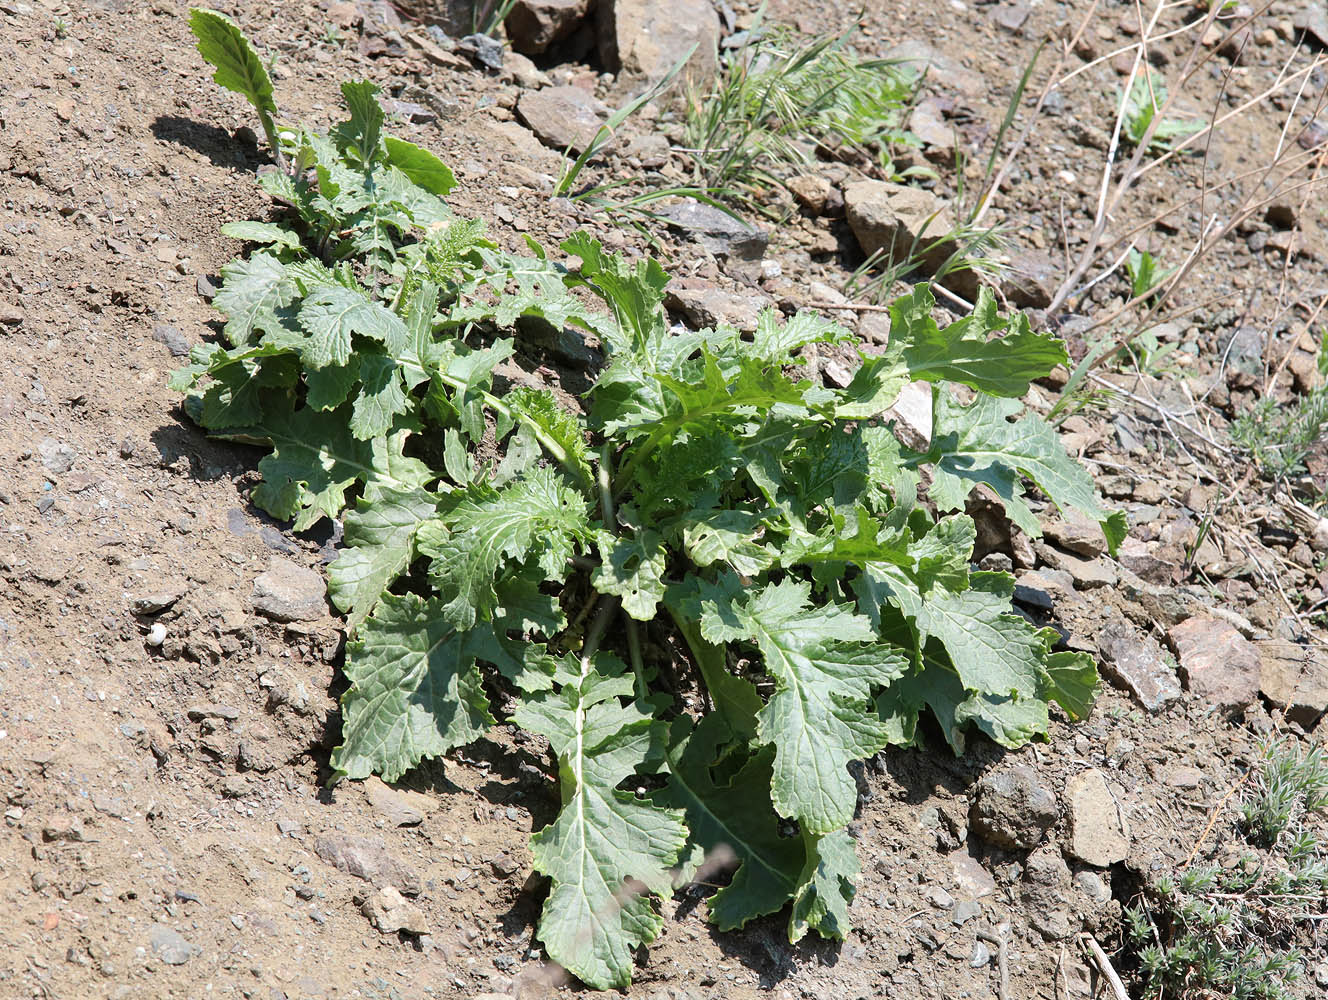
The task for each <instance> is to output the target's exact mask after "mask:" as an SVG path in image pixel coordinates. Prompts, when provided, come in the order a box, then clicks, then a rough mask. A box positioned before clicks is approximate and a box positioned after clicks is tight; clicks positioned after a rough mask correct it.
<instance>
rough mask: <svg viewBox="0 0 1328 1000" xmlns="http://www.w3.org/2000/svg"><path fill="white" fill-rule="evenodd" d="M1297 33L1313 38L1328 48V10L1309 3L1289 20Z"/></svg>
mask: <svg viewBox="0 0 1328 1000" xmlns="http://www.w3.org/2000/svg"><path fill="white" fill-rule="evenodd" d="M1291 25H1292V27H1294V28H1295V29H1296V30H1297V31H1303V32H1305V33H1306V34H1308V35H1311V36H1313V38H1314V40H1315V41H1316V42H1318V43H1319V44H1320V45H1323V46H1328V8H1325V7H1324V5H1323V4H1321V3H1309V4H1306V5H1305V6H1304V7H1302V8H1301V10H1300V11H1299V13H1297V14H1296V16H1295V17H1293V18H1292V19H1291Z"/></svg>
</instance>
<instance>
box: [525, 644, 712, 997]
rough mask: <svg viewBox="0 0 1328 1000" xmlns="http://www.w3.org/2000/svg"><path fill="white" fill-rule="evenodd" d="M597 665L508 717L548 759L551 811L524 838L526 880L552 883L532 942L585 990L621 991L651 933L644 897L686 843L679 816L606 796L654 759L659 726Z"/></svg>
mask: <svg viewBox="0 0 1328 1000" xmlns="http://www.w3.org/2000/svg"><path fill="white" fill-rule="evenodd" d="M624 670H625V668H624V667H623V665H622V664H621V663H620V662H617V661H615V660H614V659H613V658H612V657H609V656H606V655H604V654H600V655H599V656H597V657H596V658H595V660H594V662H593V663H592V662H591V661H589V660H584V659H583V660H581V661H580V662H579V663H577V662H569V663H567V664H565V665H564V667H563V668H562V671H561V672H560V677H561V679H562V681H563V684H562V688H561V690H559V691H558V692H557V693H554V692H548V693H545V694H541V695H536V696H533V697H529V698H527V699H526V700H525V701H524V702H522V704H521V705H520V706H518V708H517V710H516V711H515V712H514V713H513V718H514V719H515V720H516V721H517V723H518V724H519V725H521V726H522V727H524V728H525V729H529V730H531V731H532V732H536V733H539V734H541V735H542V736H545V737H547V738H548V740H549V745H550V747H551V748H552V750H553V752H554V754H555V755H556V756H557V758H558V779H559V784H560V785H561V792H562V801H563V806H562V810H561V811H560V812H559V813H558V818H557V819H556V820H554V822H553V823H551V824H550V825H548V826H546V827H545V828H544V829H542V830H540V831H539V832H538V833H536V834H535V835H534V836H533V837H532V838H531V853H532V854H533V855H534V859H535V868H536V869H537V870H539V871H540V872H542V873H544V874H545V875H548V876H549V877H550V878H551V879H552V880H553V888H552V890H551V891H550V893H549V898H548V900H547V901H546V902H545V904H544V911H543V914H542V915H541V918H540V925H539V936H540V940H541V941H543V942H544V946H545V948H547V949H548V952H549V957H550V958H552V959H553V960H554V961H555V962H557V963H558V964H560V965H562V966H563V967H564V968H566V969H567V970H568V971H570V972H571V973H573V974H574V975H576V976H578V977H579V978H580V979H582V980H583V981H584V982H585V983H586V984H587V985H589V986H591V987H594V988H596V989H610V988H613V987H626V986H627V985H628V984H629V983H630V982H631V978H632V965H633V963H632V949H634V948H636V947H639V946H640V945H642V944H646V943H649V942H650V941H652V940H654V938H655V936H656V935H657V934H658V933H659V929H660V927H661V926H663V922H664V921H663V918H662V917H661V916H660V915H659V913H658V912H656V910H655V907H654V905H653V903H652V901H651V899H650V897H649V896H648V895H641V894H638V892H637V891H635V890H634V889H633V887H632V885H631V883H632V882H636V883H639V884H640V885H642V886H644V887H645V889H646V890H647V891H648V892H649V893H652V894H655V895H658V896H664V897H668V896H670V895H672V892H673V886H672V882H671V880H670V875H669V869H670V867H671V866H672V865H673V864H674V862H675V861H677V858H678V852H679V851H680V850H681V849H682V847H683V844H684V843H685V842H686V839H687V832H686V829H685V827H684V826H683V822H682V815H683V814H682V810H680V809H662V808H660V807H658V806H655V805H653V804H651V803H650V802H647V801H643V800H641V799H638V798H636V797H635V796H634V795H632V794H631V793H629V792H623V791H619V790H618V785H619V784H621V783H622V781H623V780H624V779H625V778H627V777H629V776H630V775H631V774H632V773H633V772H635V771H636V769H637V768H638V767H639V766H641V764H642V763H643V762H644V761H645V760H646V759H647V757H649V756H652V755H653V754H655V753H657V752H658V750H659V748H660V746H661V745H662V743H663V741H664V738H665V733H664V727H663V725H662V724H661V723H658V722H656V721H655V720H654V719H652V718H651V717H650V716H649V715H647V714H645V713H644V712H642V710H641V708H640V707H639V706H638V704H637V703H636V702H632V703H630V704H626V705H625V704H623V703H622V702H621V701H620V700H619V699H620V697H621V696H629V697H630V695H631V693H632V683H633V681H632V677H631V676H630V675H626V674H625V673H624Z"/></svg>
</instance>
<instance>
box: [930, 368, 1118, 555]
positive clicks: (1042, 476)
mask: <svg viewBox="0 0 1328 1000" xmlns="http://www.w3.org/2000/svg"><path fill="white" fill-rule="evenodd" d="M1022 410H1023V407H1022V406H1021V405H1020V404H1019V403H1018V402H1017V401H1015V400H1010V399H998V398H996V397H994V396H985V395H979V396H978V397H977V398H976V399H975V400H974V401H973V402H972V403H970V404H969V405H967V406H964V405H963V404H961V403H959V402H958V401H957V400H955V399H954V398H953V397H952V396H951V395H950V394H949V393H945V392H942V393H938V394H937V399H936V405H935V417H934V420H933V431H932V446H931V451H930V452H928V453H927V455H926V458H927V460H929V461H931V462H934V463H935V468H934V473H933V477H932V484H931V486H930V487H929V489H928V494H929V496H930V497H931V498H932V499H933V500H934V501H936V504H937V506H939V507H940V509H941V510H962V509H963V507H964V504H965V502H966V501H967V499H968V494H969V493H970V492H971V491H972V489H973V488H974V487H975V486H977V485H979V484H986V485H987V486H989V487H991V489H992V490H993V491H994V492H995V493H996V495H997V496H998V497H1000V499H1001V503H1002V504H1003V505H1004V506H1005V513H1006V514H1007V515H1008V516H1009V518H1010V520H1012V521H1014V523H1015V524H1017V525H1018V526H1019V527H1020V529H1021V530H1023V531H1024V532H1025V533H1027V534H1029V535H1032V536H1034V537H1036V536H1038V535H1040V534H1042V528H1041V526H1040V525H1039V524H1038V519H1037V516H1036V515H1035V514H1034V513H1033V511H1032V509H1031V508H1030V507H1029V506H1028V504H1027V503H1026V502H1025V501H1024V498H1023V487H1022V484H1021V482H1020V477H1021V476H1027V477H1028V478H1029V479H1031V480H1032V481H1033V482H1034V483H1036V484H1037V487H1038V489H1040V490H1041V491H1042V492H1043V493H1045V494H1046V495H1047V496H1048V497H1049V498H1050V499H1051V501H1052V503H1054V504H1055V505H1056V506H1057V507H1059V508H1060V509H1062V510H1076V511H1079V512H1080V513H1082V514H1085V515H1087V516H1088V517H1091V518H1092V519H1093V520H1095V521H1097V522H1098V523H1099V524H1100V525H1101V526H1102V529H1103V533H1104V535H1105V537H1106V539H1107V542H1108V544H1109V546H1110V547H1111V549H1112V551H1115V548H1116V546H1117V545H1119V544H1120V542H1121V541H1122V540H1123V539H1124V529H1125V523H1124V518H1123V517H1121V516H1119V514H1117V513H1113V512H1109V511H1107V510H1106V509H1104V508H1103V507H1102V504H1101V502H1100V501H1099V499H1098V494H1097V490H1096V488H1095V487H1094V486H1093V477H1092V476H1090V475H1089V474H1088V470H1087V469H1085V468H1084V467H1083V466H1082V465H1080V464H1079V463H1078V462H1076V461H1075V460H1074V459H1072V458H1071V457H1070V456H1069V455H1068V454H1066V451H1065V448H1064V446H1062V445H1061V442H1060V439H1059V438H1058V437H1057V436H1056V432H1055V430H1053V429H1052V427H1051V425H1050V424H1048V423H1047V422H1046V421H1045V420H1043V419H1042V418H1041V417H1039V416H1037V415H1036V414H1034V413H1026V414H1024V415H1023V416H1022V417H1020V419H1019V420H1017V421H1014V422H1011V421H1010V419H1009V418H1010V417H1013V416H1015V415H1016V414H1018V413H1020V412H1021V411H1022Z"/></svg>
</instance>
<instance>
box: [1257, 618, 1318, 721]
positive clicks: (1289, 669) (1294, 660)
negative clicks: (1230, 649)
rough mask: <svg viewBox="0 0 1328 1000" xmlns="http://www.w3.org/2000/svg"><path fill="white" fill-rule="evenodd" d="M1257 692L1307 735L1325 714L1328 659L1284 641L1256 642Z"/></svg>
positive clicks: (1308, 649)
mask: <svg viewBox="0 0 1328 1000" xmlns="http://www.w3.org/2000/svg"><path fill="white" fill-rule="evenodd" d="M1254 645H1255V647H1256V648H1257V649H1258V651H1259V691H1260V693H1261V694H1262V695H1263V696H1264V697H1265V698H1267V699H1268V701H1269V703H1270V704H1271V705H1272V706H1273V707H1274V708H1279V709H1281V710H1282V712H1283V714H1284V715H1285V716H1286V717H1287V718H1288V719H1290V720H1291V721H1292V722H1295V723H1296V724H1297V725H1299V726H1300V727H1301V728H1302V729H1304V730H1305V731H1306V732H1308V731H1309V730H1311V729H1313V728H1314V727H1315V725H1317V724H1318V722H1319V720H1320V719H1321V718H1322V717H1323V715H1324V713H1325V712H1328V659H1325V658H1324V657H1323V656H1322V654H1319V653H1318V652H1317V651H1315V650H1312V649H1310V648H1307V647H1305V646H1301V645H1300V644H1298V643H1294V642H1289V641H1287V640H1285V639H1268V640H1265V641H1262V642H1256V643H1255V644H1254Z"/></svg>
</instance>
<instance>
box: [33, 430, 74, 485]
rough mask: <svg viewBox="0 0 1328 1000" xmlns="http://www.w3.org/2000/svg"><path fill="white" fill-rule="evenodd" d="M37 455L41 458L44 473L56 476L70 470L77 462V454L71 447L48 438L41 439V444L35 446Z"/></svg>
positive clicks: (64, 442) (63, 442)
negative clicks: (52, 473) (44, 469)
mask: <svg viewBox="0 0 1328 1000" xmlns="http://www.w3.org/2000/svg"><path fill="white" fill-rule="evenodd" d="M37 454H38V455H39V456H40V457H41V464H42V465H43V466H44V467H45V468H46V471H47V472H54V473H55V474H56V475H57V476H59V475H63V474H64V473H66V472H68V471H69V470H70V469H72V468H73V467H74V463H75V462H76V461H77V460H78V452H76V451H75V450H74V447H73V445H71V444H69V443H68V442H67V441H59V440H57V439H55V438H49V437H48V438H42V440H41V443H40V444H39V445H37Z"/></svg>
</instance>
